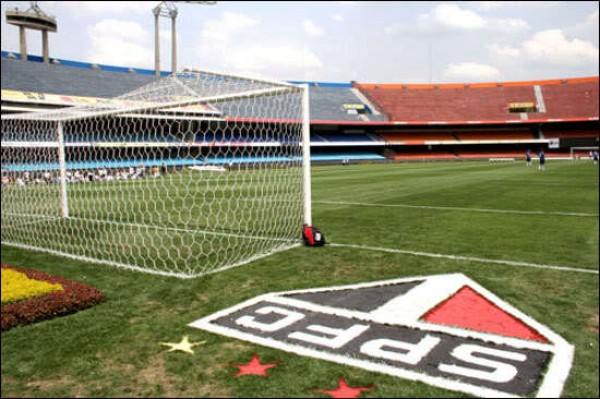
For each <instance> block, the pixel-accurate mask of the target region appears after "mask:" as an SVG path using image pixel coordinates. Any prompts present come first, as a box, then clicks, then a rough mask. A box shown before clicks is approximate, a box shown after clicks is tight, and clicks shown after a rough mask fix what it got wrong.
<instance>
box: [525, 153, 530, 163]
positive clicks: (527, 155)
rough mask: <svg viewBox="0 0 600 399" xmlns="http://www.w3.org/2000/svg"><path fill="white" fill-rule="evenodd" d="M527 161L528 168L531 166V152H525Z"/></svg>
mask: <svg viewBox="0 0 600 399" xmlns="http://www.w3.org/2000/svg"><path fill="white" fill-rule="evenodd" d="M525 160H526V161H527V166H531V152H530V151H529V150H527V151H525Z"/></svg>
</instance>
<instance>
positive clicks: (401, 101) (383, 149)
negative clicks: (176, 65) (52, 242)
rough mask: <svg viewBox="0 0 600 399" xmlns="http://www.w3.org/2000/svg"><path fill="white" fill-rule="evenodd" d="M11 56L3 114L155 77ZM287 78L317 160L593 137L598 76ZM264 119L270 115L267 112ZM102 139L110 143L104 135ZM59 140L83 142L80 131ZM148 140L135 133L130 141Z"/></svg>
mask: <svg viewBox="0 0 600 399" xmlns="http://www.w3.org/2000/svg"><path fill="white" fill-rule="evenodd" d="M19 58H20V57H19V56H18V54H16V55H15V54H11V53H8V52H6V51H3V52H2V63H1V66H2V74H1V77H2V81H1V82H2V113H9V112H23V111H37V110H47V109H54V108H62V107H67V106H73V105H76V104H78V103H85V102H97V101H105V99H107V98H113V97H118V96H121V95H123V94H124V93H127V92H130V91H132V90H134V89H136V88H138V87H141V86H144V85H146V84H149V83H151V82H153V81H155V79H156V78H155V76H154V71H153V70H145V69H133V68H128V67H117V66H110V65H95V64H90V63H84V62H77V61H69V60H62V59H61V60H56V59H55V60H52V62H51V63H50V64H44V63H43V62H42V58H41V57H36V56H31V55H30V56H29V57H28V61H22V60H20V59H19ZM162 75H163V76H166V75H168V73H167V72H163V73H162ZM290 83H306V84H308V85H309V88H310V114H311V143H312V146H313V147H314V149H313V151H312V153H313V159H314V160H316V161H326V162H337V161H340V160H344V159H351V160H357V161H358V160H364V161H377V160H386V159H387V160H434V159H456V160H461V159H480V158H502V157H517V155H518V156H519V157H522V154H523V153H524V151H525V150H526V149H527V148H531V149H532V150H536V151H537V150H538V149H539V148H544V149H545V150H546V152H547V155H548V157H549V158H552V157H553V156H562V155H564V153H565V152H568V149H569V148H570V147H574V146H581V147H584V146H598V142H599V137H598V136H599V128H598V104H599V100H598V98H599V90H598V88H599V79H598V77H588V78H573V79H556V80H540V81H527V82H495V83H471V84H469V83H461V84H372V83H356V82H351V83H327V82H300V81H292V82H290ZM228 107H229V108H231V109H237V108H239V107H238V104H237V103H236V102H235V101H232V102H229V103H227V104H222V105H221V106H220V109H219V110H208V111H206V112H205V114H206V115H207V116H210V115H213V116H214V117H215V118H227V116H228V115H229V114H230V112H229V111H230V109H229V108H228ZM268 108H270V107H268ZM276 108H277V107H273V109H276ZM196 112H200V111H198V110H196ZM238 116H239V117H241V118H244V115H238ZM273 118H274V119H277V115H276V114H275V113H274V114H273ZM248 123H255V121H252V120H250V119H249V120H248ZM266 131H269V129H267V130H266ZM191 133H192V134H190V135H189V136H188V137H177V138H170V139H169V141H170V142H171V143H177V142H179V141H181V142H186V143H189V142H195V143H196V144H197V145H200V146H202V145H204V144H207V143H221V144H224V145H248V144H255V145H270V144H273V142H276V141H277V138H276V133H275V132H271V133H269V137H245V136H244V135H243V134H237V133H232V134H230V135H229V136H222V135H220V134H219V133H218V132H213V133H207V132H204V133H199V132H191ZM4 139H6V138H3V140H4ZM51 139H52V138H49V140H51ZM105 139H106V141H107V142H111V141H118V140H119V139H118V138H117V137H115V136H114V135H111V133H110V132H107V133H106V136H105ZM66 140H67V142H75V141H77V140H81V141H85V137H83V136H81V137H76V136H73V137H67V138H66ZM153 140H154V139H153V136H152V135H151V134H149V133H147V132H143V131H141V132H140V133H139V135H138V136H137V137H135V138H131V140H130V141H133V142H142V143H149V142H153ZM550 143H552V146H550Z"/></svg>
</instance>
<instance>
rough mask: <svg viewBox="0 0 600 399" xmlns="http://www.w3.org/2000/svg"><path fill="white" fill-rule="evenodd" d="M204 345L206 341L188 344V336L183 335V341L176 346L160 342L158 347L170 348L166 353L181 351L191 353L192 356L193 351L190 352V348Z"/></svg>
mask: <svg viewBox="0 0 600 399" xmlns="http://www.w3.org/2000/svg"><path fill="white" fill-rule="evenodd" d="M205 343H206V341H200V342H190V341H189V340H188V336H187V335H184V336H183V339H182V340H181V342H179V343H178V344H174V343H172V342H161V343H160V345H164V346H170V347H171V349H169V350H168V352H174V351H181V352H187V353H191V354H192V355H193V354H194V351H193V350H192V347H193V346H199V345H204V344H205Z"/></svg>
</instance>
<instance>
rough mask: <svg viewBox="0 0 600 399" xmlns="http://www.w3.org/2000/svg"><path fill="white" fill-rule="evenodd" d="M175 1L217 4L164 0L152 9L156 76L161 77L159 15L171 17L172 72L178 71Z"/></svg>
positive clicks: (213, 2) (198, 2) (199, 2)
mask: <svg viewBox="0 0 600 399" xmlns="http://www.w3.org/2000/svg"><path fill="white" fill-rule="evenodd" d="M175 3H191V4H203V5H215V4H217V2H216V1H162V2H161V3H160V4H159V5H157V6H156V7H154V8H153V9H152V13H153V14H154V54H155V55H154V69H155V73H156V77H157V78H158V77H160V34H159V26H158V18H159V17H161V16H162V17H168V18H171V73H177V28H176V19H177V14H178V13H179V11H178V10H177V7H176V6H175Z"/></svg>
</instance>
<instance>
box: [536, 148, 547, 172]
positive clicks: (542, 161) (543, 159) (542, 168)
mask: <svg viewBox="0 0 600 399" xmlns="http://www.w3.org/2000/svg"><path fill="white" fill-rule="evenodd" d="M538 156H539V157H540V166H539V167H538V169H539V170H544V168H545V163H546V154H544V150H543V149H542V150H540V153H539V154H538Z"/></svg>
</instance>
